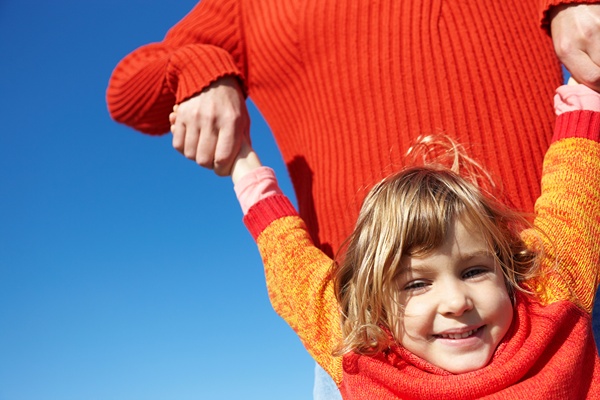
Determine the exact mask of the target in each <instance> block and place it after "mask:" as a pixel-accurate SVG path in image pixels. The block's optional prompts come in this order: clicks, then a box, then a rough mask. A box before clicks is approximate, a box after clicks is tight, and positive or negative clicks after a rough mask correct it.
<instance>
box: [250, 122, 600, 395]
mask: <svg viewBox="0 0 600 400" xmlns="http://www.w3.org/2000/svg"><path fill="white" fill-rule="evenodd" d="M598 118H600V113H598V112H590V111H572V112H567V113H564V114H562V115H561V116H560V117H559V118H558V120H557V127H556V131H555V134H554V137H553V138H552V141H553V142H554V143H553V144H552V146H551V147H550V149H549V150H548V153H547V155H546V157H545V159H544V176H543V180H542V195H541V197H540V198H539V199H538V201H537V202H536V218H535V221H534V224H535V225H536V226H537V227H539V228H541V229H542V230H543V231H544V232H545V235H539V234H537V233H533V232H532V231H525V232H523V236H524V239H525V240H526V242H528V243H531V245H532V246H533V245H534V246H538V245H539V240H538V239H539V238H542V240H543V241H544V248H545V249H544V257H543V259H542V271H543V273H542V274H541V275H540V276H539V277H538V278H536V279H535V280H532V281H528V282H525V285H526V286H527V287H529V288H531V289H533V290H534V292H535V296H531V298H530V297H528V296H526V295H524V294H521V293H519V294H518V295H517V305H516V307H515V308H516V313H515V317H514V319H513V322H512V325H511V328H510V330H509V332H507V334H506V335H505V337H504V338H503V340H502V342H501V343H500V345H499V346H498V348H497V349H496V351H495V353H494V356H493V358H492V360H491V362H490V364H489V365H487V366H486V367H484V368H482V369H479V370H476V371H473V372H469V373H465V374H458V375H453V374H450V373H448V372H447V371H444V370H442V369H440V368H438V367H436V366H434V365H431V364H429V363H428V362H427V361H425V360H423V359H420V358H419V357H417V356H415V355H413V354H411V353H410V352H408V351H407V350H405V349H403V348H402V347H400V346H391V347H390V348H389V349H388V350H387V351H385V352H382V353H379V354H377V355H376V356H373V357H368V356H361V355H357V354H353V353H351V354H348V355H346V356H344V357H343V359H342V358H339V357H333V356H332V352H333V350H334V349H335V348H336V346H337V345H338V344H339V343H340V340H341V331H340V320H339V309H338V306H337V302H336V299H335V296H334V292H333V285H332V281H331V275H330V274H331V260H330V259H329V257H327V256H326V255H325V254H323V253H322V252H321V251H319V250H318V249H317V248H316V247H315V246H314V245H313V242H312V241H311V239H310V237H309V234H308V232H307V230H306V227H305V225H304V223H303V222H302V220H301V219H300V218H299V217H297V216H295V215H293V213H290V207H291V206H290V205H289V202H287V201H286V200H285V198H282V197H281V196H272V197H269V198H266V199H265V200H262V201H260V202H259V203H257V204H256V205H255V206H253V207H252V208H251V209H250V211H249V213H248V215H247V216H246V217H245V222H246V224H247V225H248V228H249V229H250V230H251V231H252V232H253V235H254V236H255V237H257V244H258V246H259V249H260V251H261V255H262V257H263V262H264V264H265V274H266V280H267V287H268V290H269V296H270V299H271V303H272V304H273V307H274V308H275V310H276V311H277V312H278V313H279V314H280V315H281V316H282V317H283V318H284V319H285V320H286V321H287V322H288V324H289V325H290V326H291V327H292V328H293V329H294V330H295V331H296V332H297V334H298V336H299V337H300V339H301V340H302V342H303V344H304V346H305V347H306V349H307V350H308V351H309V352H310V354H311V355H312V356H313V357H314V358H315V360H317V362H318V363H319V364H321V366H322V367H323V368H324V369H325V370H326V371H327V372H328V373H329V374H330V375H331V376H332V377H333V379H334V381H335V382H336V383H337V384H338V385H339V387H340V390H341V392H342V394H343V396H344V398H346V399H365V400H367V399H368V400H371V399H378V400H385V399H445V400H446V399H456V400H459V399H460V400H464V399H479V398H486V399H498V400H499V399H521V398H524V399H528V400H533V399H539V400H565V399H573V400H581V399H598V398H600V358H599V357H598V351H597V349H596V345H595V342H594V339H593V336H592V330H591V315H590V314H591V310H592V304H593V296H594V293H595V292H596V289H597V288H598V284H599V281H600V178H599V177H600V143H598V138H599V133H600V127H599V126H598V124H597V121H598ZM269 219H270V220H271V222H270V223H269V222H268V220H269Z"/></svg>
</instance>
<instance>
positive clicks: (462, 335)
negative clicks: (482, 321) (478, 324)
mask: <svg viewBox="0 0 600 400" xmlns="http://www.w3.org/2000/svg"><path fill="white" fill-rule="evenodd" d="M476 330H477V329H473V330H471V331H468V332H464V333H451V334H448V335H440V336H441V337H442V338H443V339H464V338H467V337H469V336H471V335H472V334H473V333H474V332H475V331H476Z"/></svg>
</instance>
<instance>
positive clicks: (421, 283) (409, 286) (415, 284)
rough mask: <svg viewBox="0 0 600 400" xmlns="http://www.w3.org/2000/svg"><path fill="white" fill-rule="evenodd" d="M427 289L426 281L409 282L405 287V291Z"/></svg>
mask: <svg viewBox="0 0 600 400" xmlns="http://www.w3.org/2000/svg"><path fill="white" fill-rule="evenodd" d="M425 287H427V282H424V281H413V282H409V283H407V284H406V285H405V286H404V290H418V289H423V288H425Z"/></svg>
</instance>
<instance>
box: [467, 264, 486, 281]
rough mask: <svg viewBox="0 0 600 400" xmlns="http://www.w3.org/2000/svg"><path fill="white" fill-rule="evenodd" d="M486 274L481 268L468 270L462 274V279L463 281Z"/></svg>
mask: <svg viewBox="0 0 600 400" xmlns="http://www.w3.org/2000/svg"><path fill="white" fill-rule="evenodd" d="M486 272H487V270H486V269H485V268H481V267H476V268H471V269H470V270H468V271H467V272H465V273H464V274H463V278H464V279H469V278H473V277H475V276H479V275H481V274H485V273H486Z"/></svg>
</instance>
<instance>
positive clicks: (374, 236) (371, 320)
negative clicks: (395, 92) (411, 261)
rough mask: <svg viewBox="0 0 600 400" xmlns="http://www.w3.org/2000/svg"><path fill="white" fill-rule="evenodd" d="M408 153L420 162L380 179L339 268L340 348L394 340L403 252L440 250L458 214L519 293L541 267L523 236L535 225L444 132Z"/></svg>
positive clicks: (381, 345) (362, 349)
mask: <svg viewBox="0 0 600 400" xmlns="http://www.w3.org/2000/svg"><path fill="white" fill-rule="evenodd" d="M409 157H412V159H411V161H410V162H411V163H413V165H414V163H417V164H421V166H412V167H409V168H406V169H404V170H403V171H401V172H399V173H396V174H394V175H392V176H389V177H387V178H385V179H384V180H383V181H381V182H380V183H378V184H377V185H375V186H374V187H373V188H372V189H371V191H370V192H369V194H368V195H367V197H366V198H365V200H364V202H363V205H362V207H361V210H360V213H359V217H358V221H357V223H356V227H355V229H354V231H353V233H352V234H351V235H350V237H349V238H348V239H347V240H346V242H345V251H344V252H343V253H344V256H343V259H342V260H341V262H340V263H339V266H338V267H337V270H336V272H335V274H334V284H335V291H336V296H337V299H338V302H339V305H340V308H341V312H342V333H343V338H344V339H343V343H342V345H341V346H340V348H339V351H338V352H337V353H336V354H337V355H342V354H344V353H347V352H350V351H356V352H359V353H362V354H374V353H377V352H379V351H382V350H384V349H385V348H387V347H388V346H389V345H390V341H391V340H393V339H391V338H390V336H389V334H388V332H391V329H390V328H391V327H392V326H393V321H392V317H393V315H391V312H392V311H391V309H390V308H391V303H392V300H391V299H393V298H394V297H395V296H394V294H395V292H396V291H397V290H398V288H397V287H396V285H395V281H396V278H397V277H398V275H399V274H400V272H401V271H402V262H401V260H402V257H403V256H421V255H427V254H429V253H431V252H432V251H434V250H435V249H436V248H438V247H439V246H441V245H442V244H443V242H444V241H445V239H446V235H447V232H448V231H449V229H450V228H451V226H452V224H453V223H454V221H456V219H457V218H461V219H464V220H466V221H468V222H469V223H470V226H472V227H474V228H475V229H481V231H482V233H483V236H484V237H485V238H486V240H487V242H488V246H489V248H490V249H491V250H492V252H493V253H494V255H495V257H496V259H497V262H498V265H500V266H501V268H502V272H503V274H504V278H505V282H506V286H507V289H508V292H509V295H510V296H511V298H512V299H513V300H514V295H515V291H517V290H523V289H521V287H520V285H519V283H520V282H522V281H523V280H525V279H528V278H530V277H532V276H533V275H534V273H535V272H536V270H537V268H538V261H537V260H538V257H537V254H536V253H534V252H532V251H530V250H528V248H527V247H526V245H525V243H524V242H523V241H522V240H521V237H520V232H521V231H522V230H523V229H525V228H529V227H531V224H530V223H528V222H527V220H526V219H525V218H524V216H523V215H521V214H519V213H516V212H514V211H511V210H510V209H509V208H507V207H506V206H504V205H502V203H500V202H499V201H497V200H495V199H494V198H493V197H492V196H491V194H490V192H492V191H494V190H495V186H494V184H493V181H492V180H491V178H490V177H489V175H488V174H487V173H485V171H484V169H483V168H481V166H480V165H479V164H478V163H476V162H475V161H474V160H472V159H471V158H469V157H467V156H466V154H465V151H464V150H463V149H462V148H461V147H460V146H459V145H457V144H456V143H455V142H453V141H452V140H451V139H448V138H446V137H440V136H436V137H426V138H422V139H421V140H420V141H419V142H418V144H417V145H415V146H413V148H411V150H409Z"/></svg>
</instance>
